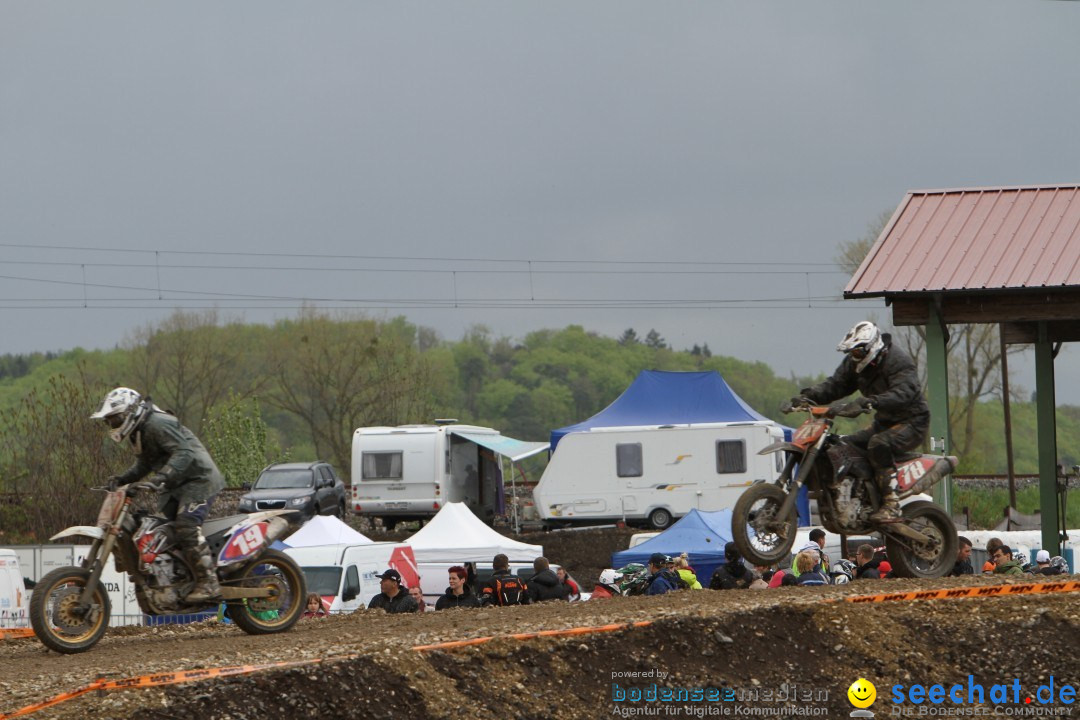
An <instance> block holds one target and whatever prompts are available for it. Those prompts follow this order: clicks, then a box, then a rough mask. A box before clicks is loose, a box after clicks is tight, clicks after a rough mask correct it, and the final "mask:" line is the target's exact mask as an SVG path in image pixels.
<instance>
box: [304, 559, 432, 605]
mask: <svg viewBox="0 0 1080 720" xmlns="http://www.w3.org/2000/svg"><path fill="white" fill-rule="evenodd" d="M285 554H286V555H288V556H289V557H291V558H292V559H293V560H295V561H296V564H297V565H299V566H300V568H301V569H302V570H303V571H304V577H305V579H306V580H307V589H308V592H313V593H317V594H318V595H319V596H320V597H321V598H322V601H323V606H324V607H325V608H326V609H327V611H328V612H332V613H348V612H353V611H354V610H359V609H360V608H366V607H367V606H368V603H369V602H371V598H373V597H375V596H376V595H378V594H379V593H380V592H382V590H381V588H380V583H379V578H378V576H379V575H381V574H382V573H383V572H385V571H386V570H387V568H391V567H392V568H394V569H396V570H397V571H398V572H400V573H401V576H402V578H403V579H405V581H406V584H408V579H409V578H415V577H416V575H417V567H416V559H415V558H414V557H413V551H412V548H411V547H410V546H409V545H408V544H407V543H393V542H384V543H364V544H363V545H344V544H342V545H311V546H310V547H298V548H286V549H285Z"/></svg>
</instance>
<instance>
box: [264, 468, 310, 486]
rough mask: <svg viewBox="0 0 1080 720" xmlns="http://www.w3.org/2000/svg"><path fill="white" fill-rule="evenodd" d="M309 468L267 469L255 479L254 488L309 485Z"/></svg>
mask: <svg viewBox="0 0 1080 720" xmlns="http://www.w3.org/2000/svg"><path fill="white" fill-rule="evenodd" d="M311 483H312V478H311V471H310V470H267V471H266V472H264V473H263V474H262V475H260V476H259V479H258V480H256V481H255V488H254V489H255V490H285V489H291V488H307V487H311Z"/></svg>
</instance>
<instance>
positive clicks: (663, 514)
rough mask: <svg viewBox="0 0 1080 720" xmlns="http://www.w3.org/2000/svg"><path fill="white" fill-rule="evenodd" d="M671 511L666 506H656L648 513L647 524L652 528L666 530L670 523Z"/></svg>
mask: <svg viewBox="0 0 1080 720" xmlns="http://www.w3.org/2000/svg"><path fill="white" fill-rule="evenodd" d="M671 521H672V517H671V513H670V512H668V510H667V509H666V508H657V509H655V510H653V511H652V512H651V513H649V525H651V526H652V527H653V529H654V530H666V529H667V528H668V526H670V525H671Z"/></svg>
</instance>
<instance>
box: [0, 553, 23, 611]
mask: <svg viewBox="0 0 1080 720" xmlns="http://www.w3.org/2000/svg"><path fill="white" fill-rule="evenodd" d="M29 605H30V599H29V597H28V596H27V594H26V587H25V586H24V584H23V574H22V568H21V567H20V565H19V556H18V555H17V554H16V553H15V551H14V550H7V549H0V629H11V628H24V627H29V624H28V622H27V614H26V613H27V610H29Z"/></svg>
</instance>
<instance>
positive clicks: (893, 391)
mask: <svg viewBox="0 0 1080 720" xmlns="http://www.w3.org/2000/svg"><path fill="white" fill-rule="evenodd" d="M836 349H837V350H839V351H840V352H842V353H844V360H843V361H842V362H841V363H840V367H838V368H837V369H836V372H834V373H833V375H832V377H830V378H829V379H828V380H826V381H824V382H822V383H818V384H817V385H814V386H813V387H808V388H803V389H802V390H800V391H799V393H800V396H798V397H795V398H792V399H791V403H792V404H793V405H799V404H802V403H804V402H805V401H806V400H809V401H810V402H812V403H814V404H818V405H824V404H827V403H831V402H834V401H837V400H841V399H842V398H846V397H847V396H848V395H850V394H851V393H853V392H855V391H856V390H858V391H859V392H860V393H861V394H862V397H861V398H858V399H856V400H854V401H853V402H851V403H847V404H846V405H845V408H838V411H839V414H843V413H844V411H845V410H846V411H848V412H850V411H852V410H854V409H855V408H854V406H859V407H861V408H873V410H875V411H876V415H875V417H874V422H873V424H872V425H871V426H870V427H868V428H865V429H863V430H860V431H859V432H857V433H855V434H853V435H848V436H847V437H846V438H845V441H847V442H849V443H851V444H852V445H855V446H857V447H859V448H862V449H863V450H865V451H866V455H867V457H868V458H869V460H870V464H871V465H873V467H874V477H875V480H876V482H877V485H878V489H879V490H880V491H881V497H882V502H881V506H880V507H879V508H878V509H877V510H876V511H874V513H873V514H872V515H871V516H870V519H871V520H873V521H875V522H890V521H895V520H898V519H899V518H900V501H899V499H898V498H897V496H896V492H895V491H894V489H893V483H894V481H895V480H896V461H895V457H896V455H897V454H900V453H904V452H907V451H910V450H913V449H915V448H917V447H918V446H919V445H921V444H922V443H923V441H924V440H925V439H926V434H927V431H928V430H929V428H930V408H929V406H928V405H927V404H926V398H925V397H923V392H922V386H921V384H920V383H919V374H918V372H917V371H916V369H915V362H914V361H913V360H912V359H911V357H910V356H909V355H908V354H907V353H906V352H904V351H903V350H902V349H901V348H899V347H896V346H894V345H893V344H892V336H890V335H888V334H884V335H883V334H882V333H881V331H880V330H879V329H878V328H877V326H876V325H874V324H873V323H871V322H866V321H864V322H860V323H858V324H857V325H855V327H853V328H852V329H851V331H850V332H848V334H847V336H845V337H844V339H843V341H841V342H840V344H839V345H838V346H837V348H836Z"/></svg>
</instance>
